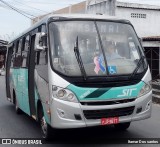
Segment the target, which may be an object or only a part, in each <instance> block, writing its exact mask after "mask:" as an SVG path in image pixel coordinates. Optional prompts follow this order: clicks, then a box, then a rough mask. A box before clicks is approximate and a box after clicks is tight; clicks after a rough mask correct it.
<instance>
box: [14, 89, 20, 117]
mask: <svg viewBox="0 0 160 147" xmlns="http://www.w3.org/2000/svg"><path fill="white" fill-rule="evenodd" d="M13 97H14V106H15V111H16V114H22V110H21V109H20V108H19V107H18V101H17V99H16V95H15V92H14V93H13Z"/></svg>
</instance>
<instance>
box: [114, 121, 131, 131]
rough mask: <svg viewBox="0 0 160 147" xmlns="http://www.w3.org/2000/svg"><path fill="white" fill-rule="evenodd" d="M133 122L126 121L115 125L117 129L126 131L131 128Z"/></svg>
mask: <svg viewBox="0 0 160 147" xmlns="http://www.w3.org/2000/svg"><path fill="white" fill-rule="evenodd" d="M130 124H131V122H125V123H120V124H115V125H114V128H115V129H116V130H119V131H125V130H127V129H128V128H129V126H130Z"/></svg>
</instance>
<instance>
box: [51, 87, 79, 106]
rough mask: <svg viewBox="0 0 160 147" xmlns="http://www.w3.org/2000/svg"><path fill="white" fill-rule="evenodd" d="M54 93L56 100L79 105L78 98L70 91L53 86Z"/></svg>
mask: <svg viewBox="0 0 160 147" xmlns="http://www.w3.org/2000/svg"><path fill="white" fill-rule="evenodd" d="M52 93H53V97H54V98H57V99H60V100H64V101H69V102H74V103H78V100H77V98H76V96H75V95H74V93H73V92H72V91H70V90H68V89H64V88H61V87H57V86H52Z"/></svg>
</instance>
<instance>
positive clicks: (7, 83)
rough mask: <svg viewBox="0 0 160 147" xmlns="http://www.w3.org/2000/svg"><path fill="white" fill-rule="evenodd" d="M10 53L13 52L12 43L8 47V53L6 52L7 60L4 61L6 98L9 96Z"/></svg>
mask: <svg viewBox="0 0 160 147" xmlns="http://www.w3.org/2000/svg"><path fill="white" fill-rule="evenodd" d="M12 54H13V44H12V45H11V46H10V47H9V48H8V53H7V62H6V95H7V98H11V93H10V68H11V59H12Z"/></svg>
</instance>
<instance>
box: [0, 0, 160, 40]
mask: <svg viewBox="0 0 160 147" xmlns="http://www.w3.org/2000/svg"><path fill="white" fill-rule="evenodd" d="M81 1H84V0H59V1H57V0H0V19H1V21H0V39H4V40H10V39H11V38H13V37H14V36H16V35H18V34H20V33H22V32H23V31H24V30H26V29H27V28H29V27H30V26H31V19H29V18H27V17H24V16H23V15H21V14H19V13H17V12H16V11H13V10H11V9H10V8H9V7H8V6H6V4H4V3H3V2H5V3H7V4H9V5H10V6H12V7H13V9H18V10H20V11H25V13H29V14H30V15H32V16H30V15H27V16H28V17H32V18H33V17H35V16H39V15H42V14H45V13H49V12H51V11H54V10H58V9H60V8H63V7H67V6H70V5H72V4H75V3H78V2H81ZM118 1H122V2H133V3H141V4H151V5H159V6H160V0H118Z"/></svg>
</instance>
